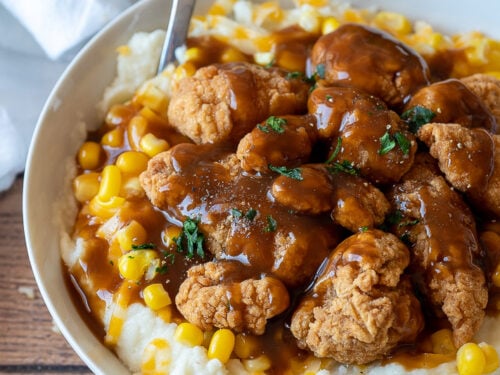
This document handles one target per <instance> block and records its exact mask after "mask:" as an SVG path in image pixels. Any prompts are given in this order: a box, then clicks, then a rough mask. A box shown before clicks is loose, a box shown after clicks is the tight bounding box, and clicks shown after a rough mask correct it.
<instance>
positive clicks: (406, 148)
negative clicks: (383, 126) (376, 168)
mask: <svg viewBox="0 0 500 375" xmlns="http://www.w3.org/2000/svg"><path fill="white" fill-rule="evenodd" d="M396 145H397V146H398V147H399V148H400V149H401V151H402V152H403V154H405V155H408V154H409V153H410V148H411V142H410V140H409V139H408V138H406V137H405V135H404V134H403V133H401V132H396V133H394V136H392V135H391V134H390V133H389V132H388V131H386V132H385V134H384V135H383V136H382V137H380V149H379V150H378V153H379V154H380V155H385V154H387V153H388V152H389V151H391V150H393V149H394V148H395V147H396Z"/></svg>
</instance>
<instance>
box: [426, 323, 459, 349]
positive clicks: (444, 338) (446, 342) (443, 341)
mask: <svg viewBox="0 0 500 375" xmlns="http://www.w3.org/2000/svg"><path fill="white" fill-rule="evenodd" d="M431 342H432V352H433V353H435V354H455V353H456V351H457V349H456V348H455V345H454V344H453V333H452V332H451V330H450V329H440V330H439V331H436V332H434V333H433V334H432V335H431Z"/></svg>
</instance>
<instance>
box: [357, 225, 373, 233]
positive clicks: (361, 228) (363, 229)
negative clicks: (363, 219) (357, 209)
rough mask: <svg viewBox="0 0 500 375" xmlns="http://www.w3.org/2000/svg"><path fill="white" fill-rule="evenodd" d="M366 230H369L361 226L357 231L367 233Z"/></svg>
mask: <svg viewBox="0 0 500 375" xmlns="http://www.w3.org/2000/svg"><path fill="white" fill-rule="evenodd" d="M368 229H370V228H368V227H367V226H363V227H360V228H359V231H360V232H366V231H368Z"/></svg>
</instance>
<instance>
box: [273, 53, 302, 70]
mask: <svg viewBox="0 0 500 375" xmlns="http://www.w3.org/2000/svg"><path fill="white" fill-rule="evenodd" d="M276 63H277V64H278V65H279V66H280V67H282V68H284V69H286V70H288V71H290V72H303V71H304V70H305V68H306V62H305V60H304V59H303V58H301V56H300V55H296V54H294V53H293V52H291V51H282V52H281V53H280V54H279V55H278V61H276Z"/></svg>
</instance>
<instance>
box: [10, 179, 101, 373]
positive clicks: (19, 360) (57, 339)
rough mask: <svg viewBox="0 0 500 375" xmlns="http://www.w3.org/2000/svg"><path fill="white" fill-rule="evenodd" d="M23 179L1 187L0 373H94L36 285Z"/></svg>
mask: <svg viewBox="0 0 500 375" xmlns="http://www.w3.org/2000/svg"><path fill="white" fill-rule="evenodd" d="M22 183H23V180H22V178H21V177H19V178H17V180H16V181H15V183H14V186H13V187H12V188H11V189H10V190H8V191H7V192H4V193H0V374H36V373H38V374H91V371H90V370H89V369H88V368H87V366H85V364H84V363H83V362H82V360H81V359H80V358H78V356H77V355H76V354H75V352H74V351H73V349H71V347H70V346H69V344H68V343H67V342H66V340H65V339H64V337H63V336H62V335H61V334H60V333H59V332H57V329H56V328H55V327H54V324H53V321H52V318H51V316H50V314H49V312H48V310H47V308H46V307H45V304H44V302H43V300H42V298H41V296H40V292H39V291H38V289H37V287H36V284H35V279H34V278H33V273H32V272H31V268H30V265H29V261H28V255H27V252H26V244H25V242H24V233H23V221H22V209H21V201H22ZM31 294H33V295H31Z"/></svg>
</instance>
